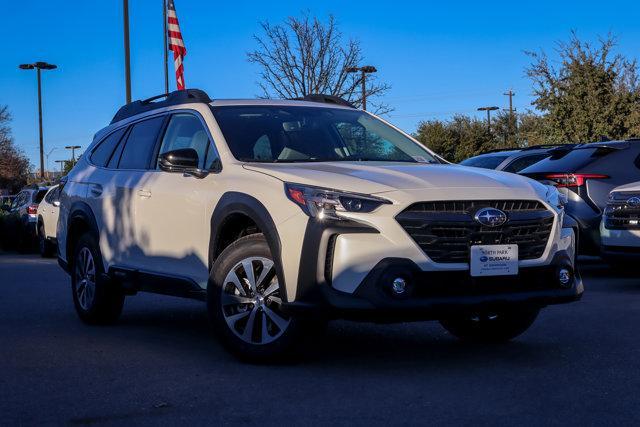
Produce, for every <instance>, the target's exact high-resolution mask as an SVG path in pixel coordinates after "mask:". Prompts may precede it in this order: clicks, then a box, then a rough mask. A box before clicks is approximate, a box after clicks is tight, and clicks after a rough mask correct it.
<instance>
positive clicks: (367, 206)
mask: <svg viewBox="0 0 640 427" xmlns="http://www.w3.org/2000/svg"><path fill="white" fill-rule="evenodd" d="M284 187H285V192H286V194H287V197H288V198H289V199H290V200H291V201H292V202H294V203H295V204H296V205H298V206H300V208H301V209H302V210H303V211H304V212H305V213H306V214H307V215H309V216H310V217H312V218H319V219H337V220H341V219H344V218H341V217H340V215H339V214H338V213H339V212H358V213H367V212H373V211H374V210H376V209H377V208H378V207H380V206H381V205H384V204H391V202H390V201H389V200H385V199H381V198H379V197H374V196H369V195H366V194H357V193H347V192H344V191H337V190H330V189H328V188H321V187H312V186H308V185H300V184H291V183H285V185H284Z"/></svg>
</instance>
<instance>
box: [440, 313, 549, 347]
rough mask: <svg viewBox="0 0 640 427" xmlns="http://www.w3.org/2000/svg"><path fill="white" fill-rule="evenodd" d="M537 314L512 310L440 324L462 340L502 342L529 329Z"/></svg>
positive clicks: (480, 314)
mask: <svg viewBox="0 0 640 427" xmlns="http://www.w3.org/2000/svg"><path fill="white" fill-rule="evenodd" d="M539 312H540V309H539V308H528V307H524V308H513V309H506V310H498V311H487V312H482V313H476V314H472V315H465V316H459V317H454V318H451V319H445V320H441V321H440V323H441V324H442V326H443V327H444V328H445V329H446V330H447V331H449V332H450V333H451V334H452V335H454V336H456V337H458V338H460V339H462V340H467V341H479V342H504V341H509V340H511V339H513V338H515V337H517V336H518V335H520V334H522V333H524V332H525V331H526V330H527V329H529V327H530V326H531V325H532V324H533V322H534V321H535V320H536V318H537V317H538V313H539Z"/></svg>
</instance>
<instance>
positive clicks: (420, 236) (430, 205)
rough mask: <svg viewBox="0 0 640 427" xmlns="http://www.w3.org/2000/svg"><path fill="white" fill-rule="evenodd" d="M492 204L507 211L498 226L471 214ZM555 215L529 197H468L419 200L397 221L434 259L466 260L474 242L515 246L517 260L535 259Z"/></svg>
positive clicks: (547, 238) (543, 247)
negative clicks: (476, 219)
mask: <svg viewBox="0 0 640 427" xmlns="http://www.w3.org/2000/svg"><path fill="white" fill-rule="evenodd" d="M486 207H492V208H495V209H500V210H502V211H503V212H505V213H506V214H507V218H508V221H507V222H506V223H505V224H504V225H502V226H499V227H488V226H484V225H482V224H480V223H478V222H477V221H475V220H474V219H473V218H474V215H475V214H476V212H477V211H478V210H480V209H482V208H486ZM553 219H554V215H553V213H552V212H551V211H549V210H548V209H547V208H546V207H545V206H544V205H543V204H542V203H540V202H537V201H531V200H468V201H466V200H465V201H437V202H420V203H415V204H413V205H411V206H409V207H408V208H407V209H405V210H404V211H402V212H401V213H400V214H398V215H397V216H396V220H397V221H398V222H399V223H400V225H401V226H402V227H403V228H404V229H405V231H406V232H407V233H408V234H409V235H410V236H411V238H413V240H414V241H415V242H416V243H417V244H418V246H420V248H421V249H422V250H423V251H424V253H425V254H426V255H427V256H428V257H429V258H431V259H432V260H433V261H435V262H439V263H460V262H469V249H470V247H471V246H473V245H501V244H515V245H518V254H519V259H521V260H527V259H536V258H540V257H541V256H542V254H543V253H544V249H545V248H546V246H547V242H548V241H549V235H550V233H551V228H552V227H553Z"/></svg>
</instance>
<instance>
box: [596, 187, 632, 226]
mask: <svg viewBox="0 0 640 427" xmlns="http://www.w3.org/2000/svg"><path fill="white" fill-rule="evenodd" d="M633 197H640V194H638V193H614V196H613V197H612V199H611V200H610V201H609V203H607V206H606V207H605V209H604V226H605V228H607V229H609V230H638V229H640V206H638V205H636V206H631V205H629V204H628V203H627V201H628V200H629V199H631V198H633Z"/></svg>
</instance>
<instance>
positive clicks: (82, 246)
mask: <svg viewBox="0 0 640 427" xmlns="http://www.w3.org/2000/svg"><path fill="white" fill-rule="evenodd" d="M71 289H72V293H73V304H74V305H75V308H76V312H77V313H78V316H79V317H80V319H82V321H84V322H86V323H89V324H108V323H113V322H115V321H116V320H117V319H118V317H119V316H120V313H121V312H122V306H123V304H124V294H123V292H122V290H121V289H120V288H119V287H117V286H116V285H114V284H113V283H112V282H111V281H110V280H109V279H108V277H107V276H106V275H105V274H104V267H103V264H102V256H101V254H100V249H99V247H98V243H97V242H96V240H95V238H94V237H93V236H91V235H90V234H84V235H82V237H80V239H79V240H78V243H77V245H76V248H75V255H74V257H73V264H72V275H71Z"/></svg>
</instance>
